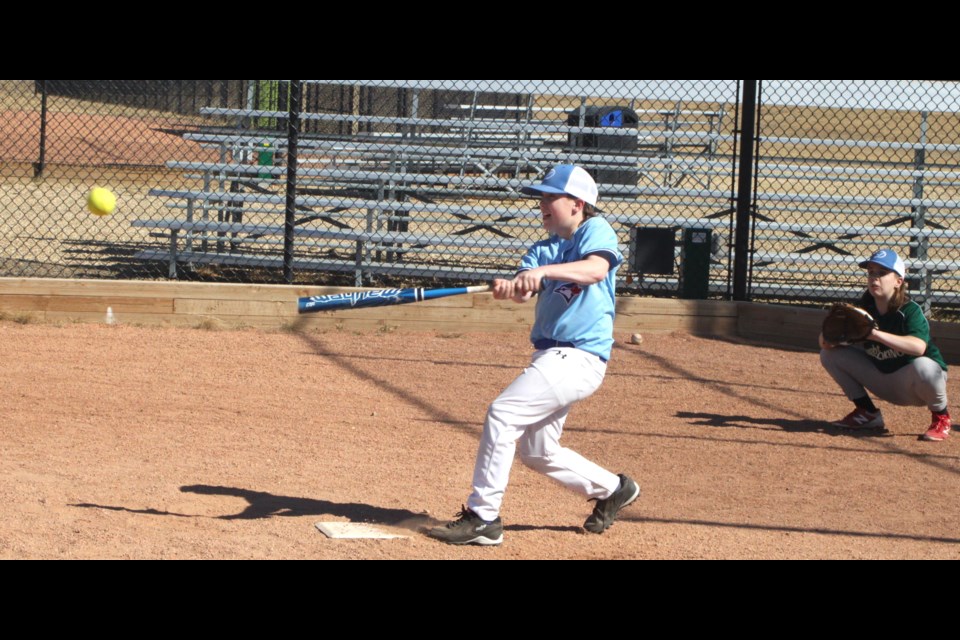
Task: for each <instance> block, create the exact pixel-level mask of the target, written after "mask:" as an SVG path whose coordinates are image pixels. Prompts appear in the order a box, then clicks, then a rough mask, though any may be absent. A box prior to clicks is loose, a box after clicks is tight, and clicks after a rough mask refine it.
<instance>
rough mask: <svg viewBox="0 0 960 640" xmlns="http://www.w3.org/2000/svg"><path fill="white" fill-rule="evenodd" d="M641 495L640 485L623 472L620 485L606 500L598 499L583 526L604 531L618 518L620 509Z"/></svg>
mask: <svg viewBox="0 0 960 640" xmlns="http://www.w3.org/2000/svg"><path fill="white" fill-rule="evenodd" d="M639 495H640V485H638V484H637V483H636V482H634V481H633V480H631V479H630V478H628V477H627V476H625V475H623V474H622V473H621V474H620V486H619V487H617V490H616V491H614V492H613V494H611V496H610V497H609V498H607V499H606V500H597V504H596V506H594V507H593V513H591V514H590V517H589V518H587V521H586V522H584V523H583V528H584V529H586V530H587V531H591V532H593V533H603V532H604V531H606V530H607V529H609V528H610V525H612V524H613V521H614V520H616V519H617V513H619V512H620V509H623V508H624V507H625V506H627V505H628V504H630V503H631V502H633V501H634V500H636V499H637V496H639Z"/></svg>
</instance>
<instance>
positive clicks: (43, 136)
mask: <svg viewBox="0 0 960 640" xmlns="http://www.w3.org/2000/svg"><path fill="white" fill-rule="evenodd" d="M46 158H47V81H46V80H41V81H40V157H39V158H37V161H36V162H34V163H33V177H34V178H40V177H42V176H43V169H44V167H45V166H46V164H47V160H46Z"/></svg>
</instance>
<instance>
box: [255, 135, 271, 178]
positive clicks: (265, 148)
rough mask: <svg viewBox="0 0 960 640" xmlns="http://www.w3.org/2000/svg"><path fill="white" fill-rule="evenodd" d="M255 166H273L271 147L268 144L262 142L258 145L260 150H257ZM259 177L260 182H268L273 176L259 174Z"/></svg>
mask: <svg viewBox="0 0 960 640" xmlns="http://www.w3.org/2000/svg"><path fill="white" fill-rule="evenodd" d="M257 165H258V166H261V167H272V166H273V145H271V144H270V143H269V142H264V143H262V144H261V145H260V148H259V149H258V150H257ZM259 177H260V178H261V179H262V180H268V179H270V178H272V177H273V176H272V175H271V174H269V173H261V174H259Z"/></svg>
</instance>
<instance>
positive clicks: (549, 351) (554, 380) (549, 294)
mask: <svg viewBox="0 0 960 640" xmlns="http://www.w3.org/2000/svg"><path fill="white" fill-rule="evenodd" d="M522 192H523V193H525V194H527V195H536V196H540V212H541V215H542V217H543V226H544V229H546V230H547V232H549V233H550V238H549V239H548V240H543V241H540V242H537V243H535V244H534V245H533V246H532V247H531V248H530V249H529V251H528V252H527V254H526V256H524V258H523V261H522V262H521V265H520V269H519V271H518V273H517V275H516V277H514V278H513V279H512V280H499V279H498V280H495V281H494V288H493V296H494V297H495V298H496V299H498V300H505V299H507V298H510V299H513V300H514V301H515V302H527V301H528V300H530V298H531V297H532V296H533V295H534V294H539V298H538V299H537V307H536V320H535V322H534V325H533V330H532V332H531V334H530V339H531V341H532V342H533V346H534V349H535V351H534V354H533V359H532V361H531V363H530V365H529V366H528V367H527V368H526V369H525V370H524V371H523V373H522V374H521V375H520V377H518V378H517V379H516V380H514V382H513V383H512V384H511V385H510V386H509V387H507V389H506V390H505V391H504V392H503V393H501V394H500V396H499V397H497V399H496V400H494V401H493V403H492V404H491V405H490V408H489V410H488V412H487V418H486V422H485V423H484V426H483V436H482V437H481V440H480V447H479V450H478V451H477V461H476V466H475V467H474V472H473V493H471V494H470V497H469V498H468V499H467V504H466V506H465V507H464V508H463V510H462V511H461V512H460V514H459V517H458V518H457V519H456V520H454V521H452V522H449V523H447V524H446V525H445V526H441V527H436V528H434V529H430V530H429V531H428V532H427V535H429V536H431V537H433V538H437V539H439V540H442V541H444V542H448V543H451V544H480V545H496V544H500V543H501V542H502V541H503V523H502V522H501V519H500V504H501V502H502V501H503V494H504V491H505V490H506V488H507V482H508V481H509V478H510V467H511V466H512V464H513V456H514V452H515V450H516V447H517V442H518V441H519V444H520V459H521V460H522V461H523V463H524V464H526V465H527V466H529V467H531V468H533V469H535V470H537V471H539V472H541V473H543V474H546V475H547V476H549V477H551V478H553V479H554V480H556V481H557V482H559V483H561V484H562V485H564V486H565V487H567V488H569V489H571V490H573V491H576V492H578V493H580V494H582V495H584V496H586V497H587V498H589V499H595V500H596V501H597V502H596V506H595V508H594V510H593V513H592V514H591V515H590V517H588V518H587V521H586V522H585V523H584V525H583V526H584V527H585V528H586V529H587V530H588V531H592V532H594V533H603V532H604V531H605V530H606V529H607V528H608V527H610V525H611V524H613V521H614V519H615V518H616V516H617V512H619V511H620V509H622V508H623V507H625V506H627V505H628V504H630V503H631V502H633V501H634V500H635V499H636V498H637V496H638V495H640V487H639V486H637V483H636V482H634V481H633V480H631V479H630V478H628V477H627V476H625V475H622V474H621V475H619V476H618V475H615V474H613V473H611V472H609V471H607V470H606V469H603V468H602V467H600V466H598V465H596V464H594V463H593V462H591V461H589V460H587V459H586V458H584V457H583V456H581V455H579V454H577V453H575V452H573V451H571V450H570V449H567V448H564V447H562V446H560V435H561V433H562V431H563V424H564V422H565V420H566V418H567V413H568V412H569V411H570V407H571V406H572V405H573V403H575V402H577V401H578V400H582V399H583V398H586V397H587V396H589V395H590V394H592V393H593V392H594V391H596V390H597V388H598V387H599V386H600V383H601V382H603V376H604V374H605V373H606V369H607V361H608V360H609V359H610V350H611V348H612V346H613V317H614V303H615V298H614V285H615V277H616V272H617V268H618V267H619V266H620V263H621V262H622V261H623V256H622V255H621V254H620V251H619V248H618V243H617V236H616V233H615V232H614V231H613V229H612V228H611V227H610V225H609V224H608V223H607V222H606V221H605V220H603V219H602V218H598V217H595V214H596V209H595V207H596V203H597V185H596V183H595V182H594V181H593V178H591V177H590V175H589V174H588V173H587V172H586V171H585V170H584V169H582V168H580V167H577V166H574V165H559V166H557V167H554V168H553V169H551V170H550V171H549V172H548V173H547V174H546V175H545V176H544V178H543V181H542V182H541V183H540V184H538V185H533V186H528V187H524V188H523V189H522Z"/></svg>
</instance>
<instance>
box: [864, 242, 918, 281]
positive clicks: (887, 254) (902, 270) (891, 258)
mask: <svg viewBox="0 0 960 640" xmlns="http://www.w3.org/2000/svg"><path fill="white" fill-rule="evenodd" d="M870 264H878V265H880V266H881V267H883V268H884V269H889V270H890V271H893V272H894V273H896V274H897V275H898V276H900V277H901V278H902V277H903V276H904V275H905V274H906V271H907V269H906V266H905V265H904V264H903V258H901V257H900V256H898V255H897V252H896V251H894V250H893V249H880V250H879V251H875V252H874V254H873V255H872V256H870V257H869V258H868V259H866V260H864V261H863V262H861V263H860V266H861V267H866V266H868V265H870Z"/></svg>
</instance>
